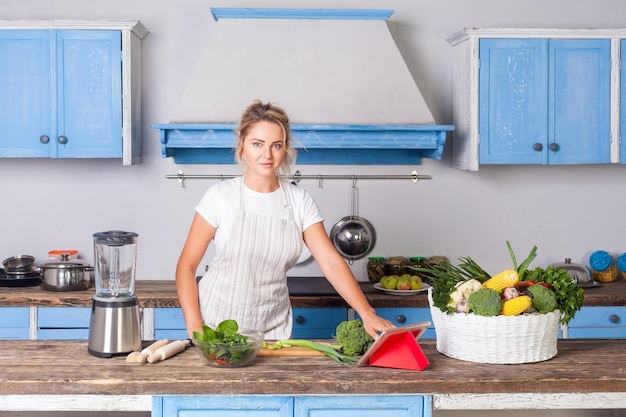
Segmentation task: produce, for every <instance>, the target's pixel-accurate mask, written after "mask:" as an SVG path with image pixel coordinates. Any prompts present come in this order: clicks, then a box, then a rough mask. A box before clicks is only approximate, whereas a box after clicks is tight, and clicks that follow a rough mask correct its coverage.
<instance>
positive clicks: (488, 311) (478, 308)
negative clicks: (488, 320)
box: [467, 287, 503, 317]
mask: <svg viewBox="0 0 626 417" xmlns="http://www.w3.org/2000/svg"><path fill="white" fill-rule="evenodd" d="M467 302H468V304H469V311H472V312H474V314H476V315H479V316H488V317H491V316H497V315H498V314H500V311H502V304H503V301H502V298H501V297H500V293H499V292H498V291H496V290H493V289H491V288H486V287H483V288H481V289H479V290H478V291H476V292H473V293H471V294H470V295H469V296H468V297H467Z"/></svg>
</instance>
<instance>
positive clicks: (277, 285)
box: [176, 100, 394, 340]
mask: <svg viewBox="0 0 626 417" xmlns="http://www.w3.org/2000/svg"><path fill="white" fill-rule="evenodd" d="M235 133H236V135H237V146H236V150H235V156H236V159H237V162H238V163H239V164H240V165H241V166H242V167H243V168H244V174H243V176H242V177H236V178H233V179H230V180H226V181H222V182H220V183H217V184H215V185H213V186H212V187H210V188H209V189H208V190H207V192H206V193H205V195H204V197H203V198H202V200H201V201H200V203H199V204H198V205H197V206H196V213H195V216H194V219H193V222H192V224H191V229H190V231H189V235H188V237H187V241H186V242H185V245H184V247H183V250H182V253H181V255H180V259H179V261H178V265H177V268H176V288H177V291H178V297H179V300H180V304H181V307H182V309H183V314H184V317H185V323H186V326H187V333H188V334H189V336H190V337H192V335H193V332H194V331H202V325H203V324H207V325H208V326H210V327H212V328H215V327H216V326H217V325H218V324H219V323H220V322H221V321H222V320H225V319H234V320H236V321H237V322H238V323H239V325H240V327H241V328H247V329H254V330H258V331H261V332H263V333H264V334H265V338H266V339H269V340H281V339H288V338H290V337H291V327H292V315H291V303H290V301H289V291H288V288H287V278H286V277H287V271H288V270H289V269H290V268H291V267H292V266H293V265H295V263H296V261H297V260H298V257H299V256H300V253H301V251H302V248H303V244H306V245H307V247H308V249H309V251H310V252H311V254H312V255H313V257H314V258H315V260H316V261H317V263H318V264H319V266H320V268H321V270H322V272H323V274H324V276H326V278H327V279H328V281H329V282H330V283H331V284H332V285H333V286H334V287H335V289H336V290H337V292H338V293H339V294H340V295H341V296H342V297H343V298H344V299H345V300H346V301H347V302H348V304H350V306H351V307H352V308H354V309H355V310H356V311H357V312H358V313H359V315H360V316H361V318H362V319H363V323H364V327H365V329H366V330H367V332H368V333H369V334H370V335H372V337H376V336H377V334H378V332H380V331H383V330H385V329H389V328H392V327H394V326H393V325H392V324H391V323H390V322H389V321H387V320H384V319H382V318H380V317H378V316H377V315H376V312H375V311H374V309H373V308H372V307H371V306H370V305H369V303H368V301H367V299H366V298H365V296H364V295H363V292H362V291H361V289H360V287H359V285H358V283H357V281H356V279H355V278H354V276H353V275H352V272H351V271H350V268H349V267H348V265H347V264H346V262H345V260H344V259H343V258H342V257H341V255H339V253H338V252H337V251H336V249H335V248H334V246H333V245H332V242H331V241H330V239H329V238H328V236H327V234H326V230H325V229H324V225H323V218H322V216H321V214H320V212H319V209H318V207H317V205H316V204H315V202H314V201H313V199H312V198H311V196H310V195H309V193H308V192H307V191H306V190H303V189H301V188H298V187H296V186H293V185H291V184H290V183H288V182H286V181H284V180H282V179H281V176H285V175H288V174H289V167H290V164H291V163H292V161H294V160H295V156H296V150H295V149H294V148H293V146H292V142H293V139H292V137H291V132H290V127H289V118H288V117H287V114H286V113H285V111H284V110H283V109H281V108H280V107H277V106H276V105H274V104H272V103H267V104H265V103H263V102H261V101H258V100H257V101H254V102H253V103H252V104H250V105H249V106H248V107H247V108H246V110H245V112H244V113H243V115H242V117H241V121H240V123H239V126H238V128H237V130H236V131H235ZM211 241H213V242H214V244H215V247H216V256H215V258H214V259H213V260H212V261H211V263H210V265H209V267H208V270H207V272H206V274H205V275H204V277H202V279H201V280H200V282H199V283H196V278H195V277H196V271H197V268H198V265H199V263H200V261H201V260H202V258H203V256H204V254H205V252H206V250H207V248H208V246H209V243H211Z"/></svg>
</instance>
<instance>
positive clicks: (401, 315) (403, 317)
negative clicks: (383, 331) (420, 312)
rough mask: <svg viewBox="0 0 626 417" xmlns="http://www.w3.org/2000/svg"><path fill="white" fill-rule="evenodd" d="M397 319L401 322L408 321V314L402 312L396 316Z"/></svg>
mask: <svg viewBox="0 0 626 417" xmlns="http://www.w3.org/2000/svg"><path fill="white" fill-rule="evenodd" d="M396 321H397V322H398V323H400V324H402V323H406V316H404V315H403V314H400V315H398V317H396Z"/></svg>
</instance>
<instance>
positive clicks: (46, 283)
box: [40, 256, 94, 291]
mask: <svg viewBox="0 0 626 417" xmlns="http://www.w3.org/2000/svg"><path fill="white" fill-rule="evenodd" d="M40 269H41V288H43V289H45V290H48V291H79V290H85V289H87V288H89V284H90V276H89V272H91V271H93V270H94V268H93V267H92V266H89V264H87V263H84V262H82V261H80V260H78V259H72V260H70V259H67V256H65V257H64V258H63V259H61V260H58V259H50V260H48V261H47V262H46V263H44V264H42V265H41V267H40Z"/></svg>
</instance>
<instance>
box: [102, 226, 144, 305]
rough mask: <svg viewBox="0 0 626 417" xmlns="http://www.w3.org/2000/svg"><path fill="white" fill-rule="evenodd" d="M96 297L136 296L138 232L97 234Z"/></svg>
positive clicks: (117, 231)
mask: <svg viewBox="0 0 626 417" xmlns="http://www.w3.org/2000/svg"><path fill="white" fill-rule="evenodd" d="M93 238H94V264H95V266H94V268H95V276H96V296H98V297H131V296H133V295H134V294H135V272H136V263H137V233H133V232H124V231H121V230H109V231H107V232H99V233H95V234H94V235H93Z"/></svg>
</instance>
